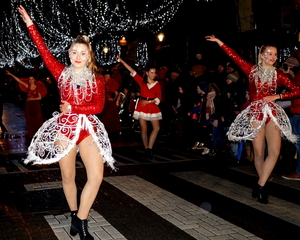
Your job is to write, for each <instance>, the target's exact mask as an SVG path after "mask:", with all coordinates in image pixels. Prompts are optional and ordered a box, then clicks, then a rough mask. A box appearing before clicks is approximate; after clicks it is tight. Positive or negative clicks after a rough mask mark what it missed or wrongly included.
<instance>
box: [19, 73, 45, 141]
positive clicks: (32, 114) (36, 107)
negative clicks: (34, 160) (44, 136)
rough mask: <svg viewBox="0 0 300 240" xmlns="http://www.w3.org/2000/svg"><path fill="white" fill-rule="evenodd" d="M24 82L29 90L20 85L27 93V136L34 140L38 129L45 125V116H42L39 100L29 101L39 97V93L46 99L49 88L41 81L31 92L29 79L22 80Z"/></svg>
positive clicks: (37, 82)
mask: <svg viewBox="0 0 300 240" xmlns="http://www.w3.org/2000/svg"><path fill="white" fill-rule="evenodd" d="M20 80H21V81H22V82H25V83H26V84H27V86H28V87H27V88H26V87H25V86H24V85H23V84H21V83H19V86H20V89H21V90H22V91H24V92H26V93H27V101H26V102H25V120H26V127H27V132H28V133H27V135H28V137H29V138H32V137H33V136H34V134H35V133H36V132H37V131H38V129H39V128H40V127H41V126H42V124H43V122H44V121H43V116H42V109H41V103H40V101H39V100H32V101H31V100H29V99H31V98H37V97H39V93H40V94H41V97H42V98H43V97H45V96H46V94H47V88H46V86H45V85H44V83H43V82H41V81H36V82H35V84H36V89H34V90H31V89H30V85H29V79H28V78H21V79H20Z"/></svg>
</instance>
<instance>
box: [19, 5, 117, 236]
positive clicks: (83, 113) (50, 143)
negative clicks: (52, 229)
mask: <svg viewBox="0 0 300 240" xmlns="http://www.w3.org/2000/svg"><path fill="white" fill-rule="evenodd" d="M18 10H19V12H20V14H21V17H22V19H23V21H24V22H25V23H26V26H27V29H28V31H29V33H30V36H31V38H32V39H33V41H34V43H35V45H36V47H37V48H38V50H39V52H40V55H41V57H42V59H43V61H44V63H45V65H46V66H47V68H48V69H49V71H50V72H51V73H52V75H53V77H54V78H55V80H56V81H57V82H58V87H59V92H60V97H61V105H60V111H61V113H60V114H58V113H57V114H54V117H53V118H51V119H49V120H48V121H46V122H45V123H44V124H43V126H42V127H41V128H40V129H39V130H38V132H37V133H36V134H35V136H34V137H33V140H32V143H31V144H30V146H29V149H28V156H27V159H26V160H25V163H28V162H33V163H34V164H49V163H53V162H58V161H59V166H60V169H61V175H62V183H63V190H64V193H65V196H66V199H67V202H68V205H69V207H70V210H71V216H72V221H71V229H70V234H71V235H72V236H75V235H76V234H77V233H79V235H80V239H84V240H91V239H94V238H93V237H92V235H91V234H90V233H89V232H88V230H87V217H88V214H89V211H90V209H91V206H92V204H93V202H94V200H95V198H96V195H97V193H98V190H99V187H100V184H101V182H102V180H103V169H104V164H103V163H104V162H106V163H107V164H108V165H109V166H110V167H111V168H113V169H114V165H113V164H114V159H113V158H112V156H111V145H110V142H109V139H108V136H107V132H106V131H105V129H104V127H103V124H102V123H101V122H100V121H99V120H98V118H97V117H96V116H95V114H97V113H100V112H101V111H102V109H103V105H104V98H105V94H104V79H103V77H102V76H100V75H97V74H96V69H97V67H96V65H95V59H94V53H93V51H92V48H91V44H90V42H89V39H88V37H87V36H84V35H79V36H77V38H76V40H75V41H74V42H73V43H72V44H71V47H70V49H69V58H70V61H71V65H70V66H67V67H66V66H64V65H63V64H61V63H60V62H58V61H57V60H56V59H55V58H54V56H53V55H52V54H51V53H50V51H49V50H48V48H47V46H46V45H45V43H44V41H43V39H42V37H41V36H40V34H39V32H38V31H37V29H36V27H35V25H34V24H33V22H32V20H31V18H30V17H29V15H28V13H27V12H26V10H25V9H24V8H23V7H22V6H20V7H19V8H18ZM77 151H79V152H80V156H81V159H82V161H83V163H84V166H85V169H86V173H87V182H86V184H85V186H84V188H83V190H82V193H81V196H80V205H79V206H78V205H77V187H76V184H75V173H76V168H75V157H76V154H77Z"/></svg>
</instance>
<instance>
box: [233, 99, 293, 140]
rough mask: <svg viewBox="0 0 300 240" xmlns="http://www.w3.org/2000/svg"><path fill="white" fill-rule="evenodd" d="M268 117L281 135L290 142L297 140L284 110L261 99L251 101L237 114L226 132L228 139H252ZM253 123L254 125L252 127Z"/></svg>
mask: <svg viewBox="0 0 300 240" xmlns="http://www.w3.org/2000/svg"><path fill="white" fill-rule="evenodd" d="M268 117H269V118H270V119H271V120H272V121H273V122H274V123H275V125H276V126H277V127H278V128H279V129H280V130H281V134H282V135H283V136H285V137H286V138H287V139H288V140H289V141H290V142H292V143H296V142H297V140H298V137H297V135H294V134H293V133H292V127H291V124H290V120H289V118H288V116H287V115H286V113H285V111H284V110H283V109H282V108H281V107H280V106H279V105H278V104H276V103H274V102H269V103H266V102H264V101H263V100H258V101H254V102H252V103H251V104H250V105H249V106H248V107H247V108H246V109H245V110H243V111H242V112H241V113H240V114H239V115H237V117H236V118H235V120H234V122H233V123H232V124H231V126H230V128H229V131H228V133H227V135H228V139H229V140H230V141H242V140H250V141H252V140H253V139H254V138H255V137H256V134H257V132H258V131H259V130H260V129H261V127H262V126H264V125H265V123H266V120H267V118H268ZM253 123H255V126H256V127H253Z"/></svg>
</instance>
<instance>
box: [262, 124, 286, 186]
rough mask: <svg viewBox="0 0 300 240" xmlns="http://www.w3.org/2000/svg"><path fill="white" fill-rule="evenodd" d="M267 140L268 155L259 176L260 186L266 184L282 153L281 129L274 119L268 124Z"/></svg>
mask: <svg viewBox="0 0 300 240" xmlns="http://www.w3.org/2000/svg"><path fill="white" fill-rule="evenodd" d="M266 140H267V145H268V156H267V158H266V159H265V161H264V164H263V166H262V169H261V173H260V176H259V180H258V184H259V185H260V186H264V185H265V184H266V182H267V181H268V178H269V177H270V175H271V173H272V171H273V169H274V167H275V165H276V162H277V159H278V156H279V154H280V147H281V131H280V129H279V128H278V127H276V125H275V123H274V122H273V121H271V122H269V123H268V124H267V125H266Z"/></svg>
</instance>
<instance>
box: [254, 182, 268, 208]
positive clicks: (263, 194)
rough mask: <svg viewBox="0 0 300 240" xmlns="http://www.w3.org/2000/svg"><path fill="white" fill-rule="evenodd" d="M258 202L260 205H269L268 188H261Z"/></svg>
mask: <svg viewBox="0 0 300 240" xmlns="http://www.w3.org/2000/svg"><path fill="white" fill-rule="evenodd" d="M257 200H258V201H259V202H260V203H263V204H268V202H269V200H268V192H267V189H266V186H263V187H260V189H259V192H258V197H257Z"/></svg>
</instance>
